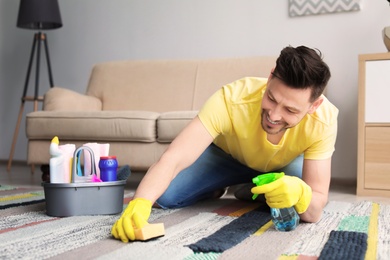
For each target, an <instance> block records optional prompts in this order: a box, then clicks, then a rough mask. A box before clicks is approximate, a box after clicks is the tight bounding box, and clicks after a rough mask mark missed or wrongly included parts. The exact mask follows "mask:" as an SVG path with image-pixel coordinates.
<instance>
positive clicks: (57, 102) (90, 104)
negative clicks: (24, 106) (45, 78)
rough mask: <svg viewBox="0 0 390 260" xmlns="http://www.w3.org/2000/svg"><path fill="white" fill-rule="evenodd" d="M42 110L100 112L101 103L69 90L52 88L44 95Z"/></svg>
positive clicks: (94, 98) (98, 100) (91, 97)
mask: <svg viewBox="0 0 390 260" xmlns="http://www.w3.org/2000/svg"><path fill="white" fill-rule="evenodd" d="M43 110H46V111H52V110H57V111H59V110H67V111H69V110H72V111H75V110H76V111H98V110H99V111H100V110H102V101H101V100H100V99H98V98H96V97H93V96H87V95H83V94H80V93H78V92H76V91H73V90H70V89H66V88H61V87H53V88H50V89H49V90H48V91H47V92H46V93H45V98H44V101H43Z"/></svg>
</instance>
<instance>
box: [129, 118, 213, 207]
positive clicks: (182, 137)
mask: <svg viewBox="0 0 390 260" xmlns="http://www.w3.org/2000/svg"><path fill="white" fill-rule="evenodd" d="M212 141H213V137H212V136H211V135H210V134H209V132H208V131H207V130H206V128H205V127H204V125H203V123H202V122H201V121H200V119H199V118H198V117H197V116H196V117H195V118H194V119H193V120H192V121H191V122H190V123H189V124H188V126H186V127H185V128H184V129H183V131H182V132H181V133H180V134H179V135H178V136H177V137H176V138H175V139H174V140H173V142H172V143H171V144H170V145H169V147H168V149H167V150H166V151H165V152H164V153H163V155H162V156H161V158H160V159H159V160H158V161H157V162H156V163H155V164H153V165H152V166H151V167H150V168H149V170H148V171H147V173H146V175H145V176H144V178H143V179H142V181H141V183H140V185H139V186H138V188H137V191H136V193H135V195H134V198H144V199H148V200H150V201H152V202H153V203H154V202H155V201H156V200H157V199H158V198H159V197H160V196H161V195H162V194H163V193H164V191H165V190H166V189H167V188H168V186H169V184H170V182H171V181H172V180H173V179H174V178H175V176H176V175H177V174H178V173H179V172H180V171H181V170H183V169H184V168H186V167H188V166H190V165H191V164H192V163H193V162H194V161H195V160H196V159H197V158H198V157H199V156H200V155H201V154H202V153H203V151H204V150H205V149H206V148H207V147H208V146H209V145H210V144H211V142H212Z"/></svg>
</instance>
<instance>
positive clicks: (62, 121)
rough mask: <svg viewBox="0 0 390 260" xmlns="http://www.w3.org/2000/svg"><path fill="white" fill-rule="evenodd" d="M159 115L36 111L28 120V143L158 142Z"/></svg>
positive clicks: (151, 113)
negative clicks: (54, 140)
mask: <svg viewBox="0 0 390 260" xmlns="http://www.w3.org/2000/svg"><path fill="white" fill-rule="evenodd" d="M159 115H160V114H159V113H156V112H149V111H36V112H32V113H29V114H28V115H27V116H26V134H27V137H28V139H37V140H39V139H43V140H46V139H47V138H48V136H50V137H52V136H53V137H54V136H58V137H59V138H60V140H86V141H87V140H90V141H93V142H96V141H99V142H109V141H133V142H155V141H156V139H157V133H156V129H157V126H156V122H157V118H158V117H159Z"/></svg>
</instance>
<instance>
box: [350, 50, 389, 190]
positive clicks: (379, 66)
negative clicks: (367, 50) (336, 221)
mask: <svg viewBox="0 0 390 260" xmlns="http://www.w3.org/2000/svg"><path fill="white" fill-rule="evenodd" d="M357 194H358V195H367V196H389V197H390V53H379V54H364V55H359V103H358V176H357Z"/></svg>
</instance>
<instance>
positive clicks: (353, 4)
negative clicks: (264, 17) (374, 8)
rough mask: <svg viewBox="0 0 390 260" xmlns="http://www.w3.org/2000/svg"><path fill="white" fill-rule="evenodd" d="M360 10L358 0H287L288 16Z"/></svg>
mask: <svg viewBox="0 0 390 260" xmlns="http://www.w3.org/2000/svg"><path fill="white" fill-rule="evenodd" d="M355 11H360V0H288V13H289V16H290V17H297V16H306V15H319V14H331V13H340V12H355Z"/></svg>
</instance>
